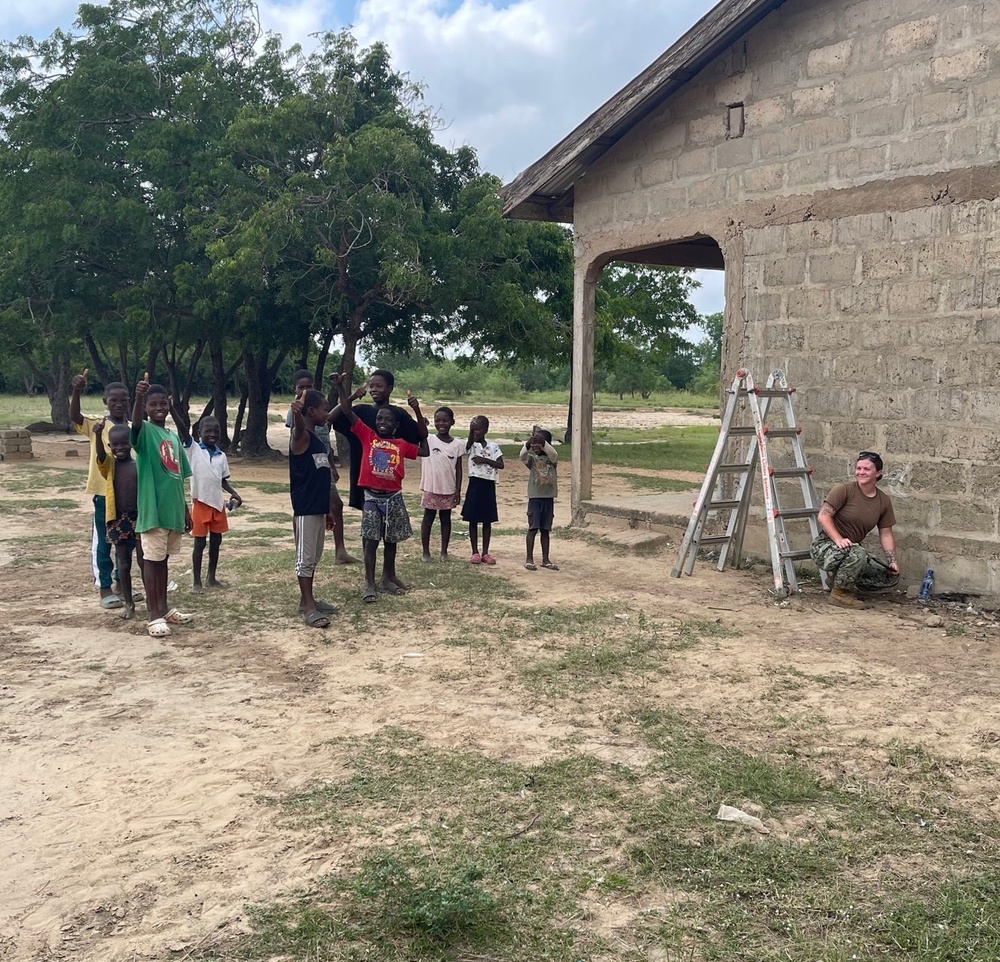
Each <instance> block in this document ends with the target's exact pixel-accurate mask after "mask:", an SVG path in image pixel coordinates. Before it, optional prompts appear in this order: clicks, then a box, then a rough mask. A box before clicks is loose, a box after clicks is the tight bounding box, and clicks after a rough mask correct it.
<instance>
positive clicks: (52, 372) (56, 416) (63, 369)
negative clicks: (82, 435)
mask: <svg viewBox="0 0 1000 962" xmlns="http://www.w3.org/2000/svg"><path fill="white" fill-rule="evenodd" d="M45 388H46V391H47V392H48V395H49V411H50V413H51V416H52V426H53V427H54V428H55V429H56V430H57V431H66V432H69V431H72V430H73V426H72V424H71V423H70V420H69V351H59V352H58V353H57V354H56V355H54V356H53V358H52V360H51V361H50V362H49V378H48V380H47V383H46V385H45Z"/></svg>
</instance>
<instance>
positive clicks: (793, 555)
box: [781, 549, 812, 561]
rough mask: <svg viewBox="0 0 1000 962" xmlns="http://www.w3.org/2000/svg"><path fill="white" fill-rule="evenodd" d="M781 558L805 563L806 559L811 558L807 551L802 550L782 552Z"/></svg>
mask: <svg viewBox="0 0 1000 962" xmlns="http://www.w3.org/2000/svg"><path fill="white" fill-rule="evenodd" d="M781 557H782V558H786V559H788V560H789V561H805V560H806V559H807V558H811V557H812V555H811V554H809V551H808V549H804V550H802V551H782V552H781Z"/></svg>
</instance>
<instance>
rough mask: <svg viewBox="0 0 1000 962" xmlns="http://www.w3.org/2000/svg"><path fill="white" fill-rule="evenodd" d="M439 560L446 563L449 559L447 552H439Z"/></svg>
mask: <svg viewBox="0 0 1000 962" xmlns="http://www.w3.org/2000/svg"><path fill="white" fill-rule="evenodd" d="M441 560H442V561H448V560H450V559H449V558H448V552H447V551H442V552H441Z"/></svg>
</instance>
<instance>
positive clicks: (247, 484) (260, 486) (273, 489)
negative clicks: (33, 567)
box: [240, 481, 288, 494]
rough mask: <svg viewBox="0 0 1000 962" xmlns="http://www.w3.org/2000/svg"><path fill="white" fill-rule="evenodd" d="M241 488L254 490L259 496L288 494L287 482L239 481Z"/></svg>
mask: <svg viewBox="0 0 1000 962" xmlns="http://www.w3.org/2000/svg"><path fill="white" fill-rule="evenodd" d="M240 487H241V488H256V489H257V490H258V491H260V492H261V494H288V482H287V481H241V482H240Z"/></svg>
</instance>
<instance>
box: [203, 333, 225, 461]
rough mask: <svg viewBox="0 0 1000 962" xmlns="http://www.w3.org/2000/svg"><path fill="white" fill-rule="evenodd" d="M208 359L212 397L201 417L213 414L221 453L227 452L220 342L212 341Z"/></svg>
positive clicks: (223, 366)
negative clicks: (218, 426) (219, 428)
mask: <svg viewBox="0 0 1000 962" xmlns="http://www.w3.org/2000/svg"><path fill="white" fill-rule="evenodd" d="M208 350H209V357H210V358H211V361H212V397H211V400H209V402H208V407H206V408H205V411H204V413H203V414H202V417H205V415H207V414H208V413H210V412H214V413H215V416H216V418H217V419H218V421H219V425H220V427H221V430H220V432H219V446H220V447H221V448H222V450H223V451H228V450H229V444H230V437H229V412H228V411H227V410H226V405H227V404H228V398H227V397H226V380H227V379H226V368H225V361H224V360H223V357H222V341H212V344H211V346H210V347H209V349H208Z"/></svg>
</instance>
